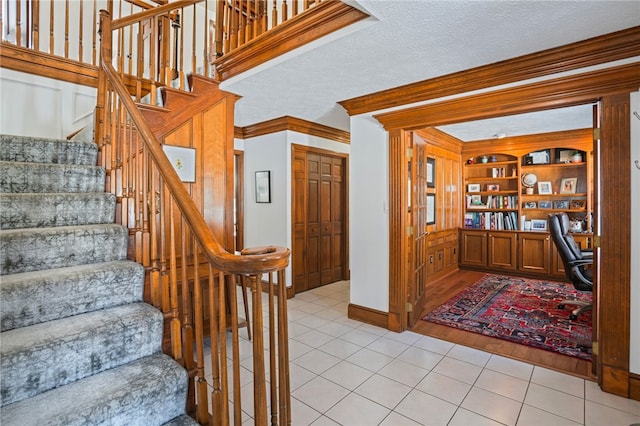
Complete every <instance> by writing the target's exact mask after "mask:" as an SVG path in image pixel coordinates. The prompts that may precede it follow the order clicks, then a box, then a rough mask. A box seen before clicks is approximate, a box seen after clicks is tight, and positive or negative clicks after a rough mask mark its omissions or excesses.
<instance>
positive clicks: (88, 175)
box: [0, 161, 105, 193]
mask: <svg viewBox="0 0 640 426" xmlns="http://www.w3.org/2000/svg"><path fill="white" fill-rule="evenodd" d="M0 170H2V173H1V174H0V192H11V193H23V192H101V191H103V190H104V179H105V170H104V168H102V167H98V166H86V165H75V164H48V163H47V164H43V163H18V162H15V161H0Z"/></svg>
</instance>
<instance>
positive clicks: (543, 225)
mask: <svg viewBox="0 0 640 426" xmlns="http://www.w3.org/2000/svg"><path fill="white" fill-rule="evenodd" d="M531 230H532V231H546V230H547V221H546V220H541V219H533V220H532V221H531Z"/></svg>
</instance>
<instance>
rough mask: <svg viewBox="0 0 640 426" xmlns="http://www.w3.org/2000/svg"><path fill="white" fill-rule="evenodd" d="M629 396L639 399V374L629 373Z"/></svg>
mask: <svg viewBox="0 0 640 426" xmlns="http://www.w3.org/2000/svg"><path fill="white" fill-rule="evenodd" d="M629 398H631V399H635V400H636V401H640V374H635V373H629Z"/></svg>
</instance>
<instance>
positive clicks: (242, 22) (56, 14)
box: [0, 0, 367, 96]
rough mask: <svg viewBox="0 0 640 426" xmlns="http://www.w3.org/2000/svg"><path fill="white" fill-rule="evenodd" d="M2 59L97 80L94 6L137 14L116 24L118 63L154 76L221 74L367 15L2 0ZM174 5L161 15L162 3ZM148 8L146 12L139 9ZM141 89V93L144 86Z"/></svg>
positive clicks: (327, 9)
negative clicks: (122, 24)
mask: <svg viewBox="0 0 640 426" xmlns="http://www.w3.org/2000/svg"><path fill="white" fill-rule="evenodd" d="M0 6H1V9H2V13H1V20H0V30H1V33H2V47H3V49H2V52H1V53H0V54H1V56H2V66H3V67H7V68H13V69H16V70H20V71H26V72H32V73H35V74H40V75H46V76H49V77H53V78H59V79H63V80H67V81H74V82H79V83H81V84H87V85H93V86H96V85H97V66H98V65H99V53H98V49H99V46H98V43H99V40H98V36H97V28H98V22H99V13H100V10H106V11H108V12H109V14H110V16H111V17H112V19H114V20H120V19H124V20H127V19H128V18H129V17H135V18H132V19H135V20H136V22H135V23H133V22H131V23H132V24H135V25H125V26H123V27H122V28H120V29H118V31H117V32H116V33H115V34H114V40H113V52H112V54H113V55H114V58H115V59H116V62H115V65H116V67H117V71H118V72H119V73H120V74H121V75H122V76H124V77H125V83H126V84H127V85H128V86H130V84H131V81H128V78H129V77H131V76H134V77H135V78H136V79H138V80H140V79H143V80H145V82H144V84H143V85H142V87H138V88H133V89H134V90H135V89H138V90H137V92H134V93H135V94H136V95H141V96H143V95H144V94H146V93H149V91H150V90H151V89H152V88H153V86H156V87H157V86H164V85H173V86H174V87H180V88H183V87H184V76H185V75H188V74H199V75H203V76H205V77H211V78H215V79H217V80H224V79H227V78H229V77H232V76H234V75H237V74H239V73H241V72H244V71H247V70H248V69H250V68H253V67H255V66H257V65H259V64H261V63H264V62H266V61H269V60H270V59H273V58H275V57H277V56H279V55H282V54H283V53H286V52H288V51H291V50H293V49H295V48H297V47H300V46H301V45H304V44H306V43H309V42H311V41H313V40H316V39H318V38H320V37H322V36H324V35H327V34H330V33H331V32H334V31H337V30H339V29H341V28H344V27H346V26H348V25H350V24H352V23H354V22H357V21H358V20H360V19H363V18H365V17H366V16H367V15H366V14H365V13H363V12H361V11H360V10H358V9H355V8H353V7H351V6H349V5H347V4H345V3H343V2H342V1H340V0H170V1H168V0H73V1H62V0H0ZM157 9H160V10H166V11H170V13H169V14H167V15H166V16H163V17H159V16H160V15H158V14H157V13H155V12H157V11H158V10H157ZM145 13H146V15H145ZM143 92H144V93H143Z"/></svg>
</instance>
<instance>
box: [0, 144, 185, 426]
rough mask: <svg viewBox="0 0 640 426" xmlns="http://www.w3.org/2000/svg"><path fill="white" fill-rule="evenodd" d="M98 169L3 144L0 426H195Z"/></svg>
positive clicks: (88, 162) (83, 150)
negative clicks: (162, 345)
mask: <svg viewBox="0 0 640 426" xmlns="http://www.w3.org/2000/svg"><path fill="white" fill-rule="evenodd" d="M96 158H97V147H96V146H95V144H94V143H91V142H82V141H66V140H54V139H43V138H29V137H17V136H9V135H0V300H2V307H1V310H0V324H1V333H0V341H1V345H0V364H1V365H0V377H1V378H2V381H1V383H0V407H1V408H0V424H2V425H7V426H8V425H21V426H23V425H145V426H148V425H175V426H178V425H180V426H182V425H194V424H197V423H196V422H195V421H194V420H193V419H191V418H190V417H188V416H186V415H185V404H186V396H187V373H186V371H185V370H184V369H183V368H182V367H181V366H180V365H179V364H178V363H176V362H175V361H174V360H172V359H171V358H170V357H168V356H166V355H164V354H162V351H161V344H162V327H163V317H162V313H161V312H160V311H158V310H157V309H155V308H154V307H152V306H150V305H148V304H146V303H144V302H143V301H142V292H143V280H144V270H143V268H142V266H141V265H139V264H137V263H135V262H131V261H128V260H127V258H126V257H127V236H128V230H127V229H125V228H124V227H122V226H120V225H116V224H114V223H113V222H114V212H115V197H114V196H113V195H112V194H106V193H104V192H103V188H104V179H105V172H104V169H102V168H100V167H96V166H95V164H96Z"/></svg>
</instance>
